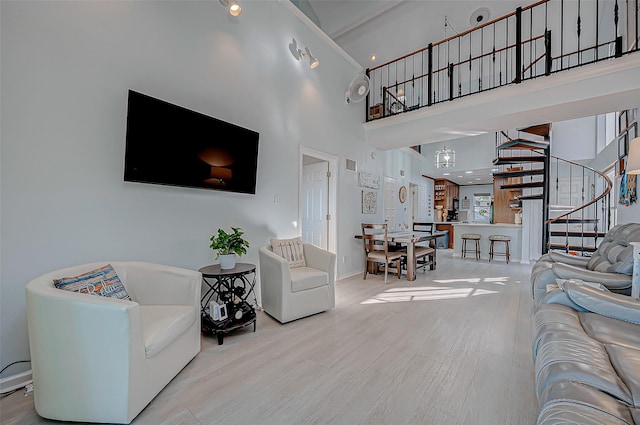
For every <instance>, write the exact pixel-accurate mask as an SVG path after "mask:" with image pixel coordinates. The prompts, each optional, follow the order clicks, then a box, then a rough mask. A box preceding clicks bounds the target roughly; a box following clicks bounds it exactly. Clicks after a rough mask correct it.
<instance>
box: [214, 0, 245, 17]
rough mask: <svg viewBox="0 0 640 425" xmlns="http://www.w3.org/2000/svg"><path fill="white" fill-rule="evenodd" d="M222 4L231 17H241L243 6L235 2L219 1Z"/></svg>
mask: <svg viewBox="0 0 640 425" xmlns="http://www.w3.org/2000/svg"><path fill="white" fill-rule="evenodd" d="M219 1H220V4H221V5H223V6H224V7H226V8H227V9H228V10H229V15H231V16H239V15H240V14H241V13H242V6H240V4H238V2H237V1H235V0H219Z"/></svg>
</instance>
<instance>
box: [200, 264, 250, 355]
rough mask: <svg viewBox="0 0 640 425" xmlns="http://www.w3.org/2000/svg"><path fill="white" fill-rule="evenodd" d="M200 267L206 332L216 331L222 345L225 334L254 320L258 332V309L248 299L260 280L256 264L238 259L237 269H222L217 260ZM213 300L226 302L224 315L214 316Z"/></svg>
mask: <svg viewBox="0 0 640 425" xmlns="http://www.w3.org/2000/svg"><path fill="white" fill-rule="evenodd" d="M199 271H200V273H202V283H203V293H202V297H201V299H200V307H201V315H202V333H203V335H211V336H214V335H215V336H216V337H217V338H218V344H219V345H222V343H223V342H224V336H225V335H227V334H229V333H231V332H233V331H235V330H237V329H241V328H245V327H247V326H249V325H251V324H252V323H253V331H254V332H255V331H256V310H255V307H254V306H252V305H251V304H249V302H248V301H247V300H248V298H249V296H250V295H252V294H253V288H254V287H255V284H256V266H255V265H253V264H248V263H238V264H236V267H235V268H233V269H221V268H220V265H218V264H216V265H213V266H206V267H202V268H201V269H200V270H199ZM254 300H255V295H254ZM211 301H215V302H216V303H217V304H219V305H222V304H224V306H226V313H227V314H226V317H225V318H224V319H222V320H213V318H212V317H211V315H210V311H209V308H210V307H209V306H210V303H211ZM254 303H255V301H254Z"/></svg>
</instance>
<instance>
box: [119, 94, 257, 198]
mask: <svg viewBox="0 0 640 425" xmlns="http://www.w3.org/2000/svg"><path fill="white" fill-rule="evenodd" d="M258 138H259V134H258V133H257V132H255V131H252V130H249V129H246V128H242V127H239V126H237V125H234V124H230V123H228V122H224V121H221V120H219V119H216V118H213V117H210V116H207V115H204V114H201V113H199V112H195V111H191V110H188V109H185V108H183V107H180V106H177V105H173V104H171V103H168V102H165V101H163V100H159V99H155V98H153V97H150V96H147V95H145V94H142V93H137V92H135V91H133V90H129V102H128V111H127V136H126V151H125V165H124V180H125V181H129V182H139V183H152V184H162V185H171V186H184V187H196V188H204V189H213V190H224V191H229V192H239V193H251V194H255V193H256V175H257V168H258Z"/></svg>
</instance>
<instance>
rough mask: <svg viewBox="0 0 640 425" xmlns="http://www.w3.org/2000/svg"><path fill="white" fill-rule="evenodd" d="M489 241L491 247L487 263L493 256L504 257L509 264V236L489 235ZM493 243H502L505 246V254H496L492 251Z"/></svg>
mask: <svg viewBox="0 0 640 425" xmlns="http://www.w3.org/2000/svg"><path fill="white" fill-rule="evenodd" d="M489 240H490V241H491V245H490V246H489V261H491V260H493V256H494V255H504V256H505V257H506V259H507V264H509V241H510V240H511V238H510V237H509V236H504V235H491V236H489ZM494 242H504V244H505V252H504V253H500V252H498V253H496V252H494V250H493V243H494Z"/></svg>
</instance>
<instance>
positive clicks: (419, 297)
mask: <svg viewBox="0 0 640 425" xmlns="http://www.w3.org/2000/svg"><path fill="white" fill-rule="evenodd" d="M496 293H497V291H490V290H488V289H479V288H451V287H445V286H442V287H438V286H418V287H412V288H392V289H388V290H386V291H384V292H381V293H380V294H378V295H376V296H374V297H372V298H369V299H368V300H366V301H363V302H362V303H361V304H363V305H367V304H386V303H399V302H409V301H431V300H444V299H456V298H468V297H473V296H476V295H490V294H496Z"/></svg>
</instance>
